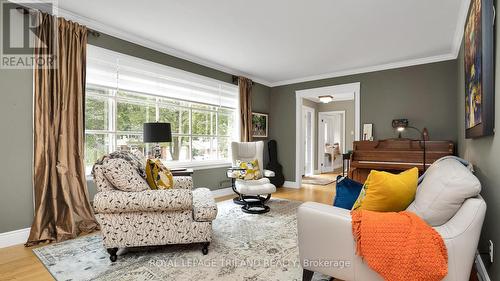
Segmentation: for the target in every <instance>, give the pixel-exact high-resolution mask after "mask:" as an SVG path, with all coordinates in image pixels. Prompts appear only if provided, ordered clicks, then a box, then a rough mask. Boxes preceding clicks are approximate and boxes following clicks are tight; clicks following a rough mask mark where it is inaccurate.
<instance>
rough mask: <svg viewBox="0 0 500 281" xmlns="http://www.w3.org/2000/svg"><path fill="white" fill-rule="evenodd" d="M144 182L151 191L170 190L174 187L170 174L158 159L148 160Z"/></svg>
mask: <svg viewBox="0 0 500 281" xmlns="http://www.w3.org/2000/svg"><path fill="white" fill-rule="evenodd" d="M146 181H147V182H148V185H149V187H151V189H171V188H173V187H174V178H173V176H172V173H171V172H170V170H169V169H168V168H167V167H165V166H164V165H163V163H161V161H160V160H158V159H148V161H147V163H146Z"/></svg>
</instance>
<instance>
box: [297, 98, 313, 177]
mask: <svg viewBox="0 0 500 281" xmlns="http://www.w3.org/2000/svg"><path fill="white" fill-rule="evenodd" d="M306 112H310V113H311V151H310V152H309V153H310V155H311V166H312V167H310V168H311V175H312V174H314V145H315V144H316V138H315V133H314V131H315V129H316V120H315V119H316V110H315V109H314V108H312V107H310V106H307V105H302V111H301V116H304V113H306ZM301 120H302V121H304V118H301ZM304 125H305V124H302V125H301V129H302V130H303V129H304V127H305V126H304ZM301 135H302V140H305V138H306V133H305V131H304V130H303V131H302V133H301ZM300 147H301V151H300V153H301V154H302V157H301V163H302V167H305V164H306V159H305V152H306V151H305V149H306V148H305V147H304V146H300ZM304 175H306V176H309V175H307V174H306V171H304Z"/></svg>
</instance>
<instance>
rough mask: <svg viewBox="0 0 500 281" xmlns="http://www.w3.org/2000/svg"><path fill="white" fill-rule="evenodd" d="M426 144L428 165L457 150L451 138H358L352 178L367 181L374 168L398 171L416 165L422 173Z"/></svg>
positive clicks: (352, 159)
mask: <svg viewBox="0 0 500 281" xmlns="http://www.w3.org/2000/svg"><path fill="white" fill-rule="evenodd" d="M424 144H425V151H426V153H425V156H426V157H425V158H426V159H425V166H426V167H427V168H428V167H429V166H430V165H431V164H432V163H433V162H434V161H436V160H437V159H439V158H441V157H443V156H447V155H453V154H454V151H455V149H454V145H453V142H451V141H425V143H424V142H423V141H420V140H410V139H387V140H378V141H355V142H354V143H353V152H352V154H351V164H350V167H349V177H350V178H351V179H353V180H355V181H358V182H361V183H364V182H365V180H366V178H367V177H368V174H369V173H370V171H371V170H378V171H387V172H391V173H399V172H401V171H404V170H407V169H410V168H413V167H417V168H418V169H419V172H420V174H422V172H423V170H424V169H423V167H424V166H423V161H424Z"/></svg>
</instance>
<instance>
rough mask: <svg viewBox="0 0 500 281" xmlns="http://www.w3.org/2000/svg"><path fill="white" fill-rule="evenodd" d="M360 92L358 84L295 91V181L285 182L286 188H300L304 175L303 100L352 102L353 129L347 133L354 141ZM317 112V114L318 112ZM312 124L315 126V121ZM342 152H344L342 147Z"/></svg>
mask: <svg viewBox="0 0 500 281" xmlns="http://www.w3.org/2000/svg"><path fill="white" fill-rule="evenodd" d="M360 92H361V83H359V82H355V83H349V84H341V85H334V86H327V87H320V88H312V89H304V90H298V91H295V181H293V182H292V181H289V182H285V186H286V187H294V188H300V187H301V186H302V176H303V175H304V174H305V158H306V155H305V154H306V152H305V151H304V150H305V146H304V141H305V137H304V135H303V133H304V130H303V121H302V120H303V119H304V117H303V114H302V110H303V105H304V104H303V99H310V98H318V97H322V96H325V95H327V96H332V97H333V98H334V99H335V100H354V124H353V126H354V129H353V130H352V129H349V131H350V132H351V133H350V135H352V136H353V138H354V140H359V139H360V126H361V124H360V119H361V118H360V107H361V105H360V94H361V93H360ZM317 111H318V112H319V110H317ZM344 119H345V118H344ZM314 123H315V124H317V121H315V122H314ZM344 127H345V126H344ZM317 131H319V130H317ZM344 135H345V133H344ZM316 143H317V142H316ZM344 144H345V141H344ZM317 149H318V151H319V150H320V149H319V148H318V147H317ZM315 151H316V150H315ZM343 151H345V148H344V147H343ZM314 155H315V156H314V157H316V156H317V155H318V153H316V152H315V153H314ZM313 162H314V163H318V161H317V160H316V159H314V160H313ZM318 172H319V167H318Z"/></svg>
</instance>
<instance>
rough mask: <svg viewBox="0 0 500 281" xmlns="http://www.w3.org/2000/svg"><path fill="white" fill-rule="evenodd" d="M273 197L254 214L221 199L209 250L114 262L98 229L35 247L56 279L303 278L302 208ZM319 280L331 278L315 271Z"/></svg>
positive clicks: (172, 250)
mask: <svg viewBox="0 0 500 281" xmlns="http://www.w3.org/2000/svg"><path fill="white" fill-rule="evenodd" d="M300 204H301V202H296V201H289V200H284V199H271V201H269V206H270V207H271V211H270V212H269V213H267V214H262V215H252V214H246V213H243V212H242V211H241V208H240V206H238V205H235V204H234V203H233V202H232V201H224V202H220V203H218V208H219V213H218V215H217V219H216V220H215V221H214V222H213V229H214V237H213V241H212V243H211V244H210V248H209V253H208V255H206V256H204V255H203V254H202V253H201V247H200V245H180V246H162V247H153V248H150V247H148V248H137V249H129V250H125V251H123V250H122V251H119V252H118V254H119V256H118V260H117V261H116V262H115V263H112V262H110V261H109V255H108V254H107V252H106V250H105V249H104V248H103V246H102V240H101V236H100V235H99V234H93V235H88V236H84V237H80V238H77V239H74V240H69V241H65V242H62V243H57V244H53V245H48V246H44V247H41V248H37V249H34V250H33V252H34V253H35V254H36V255H37V256H38V258H39V259H40V260H41V262H42V263H43V264H44V265H45V266H46V268H47V269H48V270H49V272H50V273H51V274H52V276H53V277H54V278H55V279H57V280H106V281H128V280H252V281H261V280H262V281H264V280H269V281H270V280H276V281H277V280H301V278H302V268H301V267H300V263H299V258H298V247H297V219H296V212H297V207H298V206H299V205H300ZM314 280H328V277H326V276H321V275H319V274H315V276H314Z"/></svg>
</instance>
